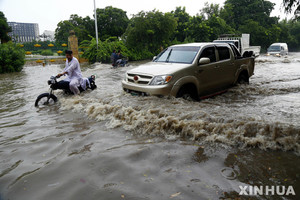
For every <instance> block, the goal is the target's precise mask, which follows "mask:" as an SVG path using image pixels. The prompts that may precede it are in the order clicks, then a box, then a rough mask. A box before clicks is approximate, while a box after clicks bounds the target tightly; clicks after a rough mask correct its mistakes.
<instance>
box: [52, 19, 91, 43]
mask: <svg viewBox="0 0 300 200" xmlns="http://www.w3.org/2000/svg"><path fill="white" fill-rule="evenodd" d="M93 28H94V29H93ZM71 30H74V31H75V34H76V36H77V37H78V41H79V42H81V41H83V40H87V39H89V35H93V33H94V32H95V31H94V30H95V26H94V25H93V20H91V19H90V17H88V16H87V17H85V18H82V17H80V16H78V15H71V16H70V19H69V20H64V21H60V22H59V23H58V24H57V28H56V30H55V39H56V41H59V42H61V43H63V42H67V41H68V37H69V32H70V31H71ZM94 35H95V34H94Z"/></svg>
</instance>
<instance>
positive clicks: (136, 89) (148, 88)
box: [122, 80, 175, 96]
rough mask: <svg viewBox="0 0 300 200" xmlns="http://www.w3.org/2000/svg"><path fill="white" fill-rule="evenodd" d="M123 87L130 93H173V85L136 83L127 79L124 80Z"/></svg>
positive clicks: (164, 94) (166, 94)
mask: <svg viewBox="0 0 300 200" xmlns="http://www.w3.org/2000/svg"><path fill="white" fill-rule="evenodd" d="M122 87H123V89H124V91H126V92H129V93H142V94H144V95H154V96H168V95H173V96H175V95H174V94H172V93H171V91H172V87H173V86H172V85H170V84H166V85H138V84H135V83H129V82H126V81H125V80H123V81H122Z"/></svg>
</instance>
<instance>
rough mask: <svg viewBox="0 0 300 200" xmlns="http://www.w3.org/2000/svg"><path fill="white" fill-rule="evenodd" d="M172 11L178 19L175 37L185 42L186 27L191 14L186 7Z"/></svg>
mask: <svg viewBox="0 0 300 200" xmlns="http://www.w3.org/2000/svg"><path fill="white" fill-rule="evenodd" d="M171 13H172V14H173V15H174V17H175V19H176V21H177V29H176V30H175V33H174V39H175V40H177V41H179V42H184V40H185V39H186V37H187V32H186V29H187V27H188V23H189V20H190V17H191V16H190V15H189V14H188V13H187V12H186V11H185V7H183V8H181V7H177V8H176V9H175V11H172V12H171Z"/></svg>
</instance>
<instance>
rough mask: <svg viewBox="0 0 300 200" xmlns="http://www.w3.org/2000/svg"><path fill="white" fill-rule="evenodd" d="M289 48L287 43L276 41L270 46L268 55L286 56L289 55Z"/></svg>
mask: <svg viewBox="0 0 300 200" xmlns="http://www.w3.org/2000/svg"><path fill="white" fill-rule="evenodd" d="M288 53H289V49H288V45H287V44H286V43H274V44H271V46H270V47H269V48H268V51H267V55H268V56H269V55H274V56H284V55H288Z"/></svg>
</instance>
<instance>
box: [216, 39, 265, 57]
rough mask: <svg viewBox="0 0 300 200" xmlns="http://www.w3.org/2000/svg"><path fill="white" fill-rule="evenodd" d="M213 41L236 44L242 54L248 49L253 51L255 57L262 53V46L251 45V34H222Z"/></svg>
mask: <svg viewBox="0 0 300 200" xmlns="http://www.w3.org/2000/svg"><path fill="white" fill-rule="evenodd" d="M213 42H215V43H231V44H234V45H235V46H236V48H238V50H239V51H240V52H241V54H242V55H243V54H244V53H245V52H247V51H253V53H254V55H255V57H257V56H259V54H260V49H261V47H260V46H250V34H245V33H243V34H242V36H241V37H238V36H235V35H221V36H220V37H219V38H218V39H216V40H214V41H213Z"/></svg>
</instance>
